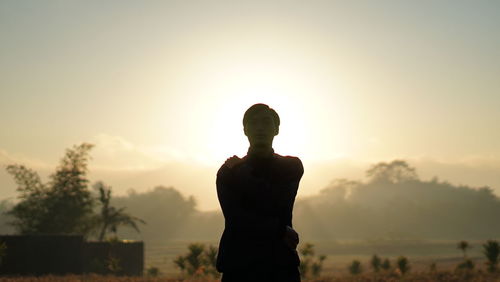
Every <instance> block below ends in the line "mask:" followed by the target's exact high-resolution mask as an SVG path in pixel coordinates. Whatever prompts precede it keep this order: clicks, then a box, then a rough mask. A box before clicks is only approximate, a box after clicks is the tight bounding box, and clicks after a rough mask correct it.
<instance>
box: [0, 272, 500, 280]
mask: <svg viewBox="0 0 500 282" xmlns="http://www.w3.org/2000/svg"><path fill="white" fill-rule="evenodd" d="M0 281H2V282H87V281H88V282H90V281H95V282H181V281H182V282H218V281H219V280H214V279H182V278H177V279H176V278H164V277H157V278H147V277H116V276H98V275H83V276H77V275H68V276H43V277H0ZM344 281H345V282H382V281H387V282H396V281H407V282H427V281H443V282H463V281H470V282H498V281H500V277H499V275H498V274H496V275H491V274H486V273H477V272H476V273H472V274H456V273H450V272H436V273H433V274H430V273H411V274H408V275H405V276H400V275H397V274H382V275H374V274H363V275H358V276H342V277H322V278H319V279H309V280H303V282H344Z"/></svg>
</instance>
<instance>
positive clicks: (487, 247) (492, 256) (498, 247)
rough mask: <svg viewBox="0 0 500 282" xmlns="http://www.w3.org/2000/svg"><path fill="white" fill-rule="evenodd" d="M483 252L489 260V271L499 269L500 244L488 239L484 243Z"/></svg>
mask: <svg viewBox="0 0 500 282" xmlns="http://www.w3.org/2000/svg"><path fill="white" fill-rule="evenodd" d="M483 253H484V255H485V256H486V259H487V260H488V261H487V262H486V264H487V265H488V271H490V272H496V271H497V269H498V262H499V256H500V244H499V243H498V241H495V240H488V241H487V242H486V243H484V244H483Z"/></svg>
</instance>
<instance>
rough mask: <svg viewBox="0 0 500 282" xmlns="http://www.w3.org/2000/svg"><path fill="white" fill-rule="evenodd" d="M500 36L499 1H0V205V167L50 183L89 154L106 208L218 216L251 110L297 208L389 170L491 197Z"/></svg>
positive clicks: (10, 193) (498, 171)
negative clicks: (66, 159) (260, 108)
mask: <svg viewBox="0 0 500 282" xmlns="http://www.w3.org/2000/svg"><path fill="white" fill-rule="evenodd" d="M499 29H500V2H496V1H451V0H449V1H418V2H413V3H412V2H409V1H405V2H403V1H377V2H374V1H356V2H351V1H349V2H347V1H307V2H303V1H148V2H147V3H144V2H138V1H123V0H121V1H105V2H103V1H55V0H54V1H35V0H33V1H8V0H3V1H2V0H0V38H2V43H1V44H0V128H2V130H0V164H1V165H2V169H1V170H0V187H1V189H0V198H9V197H10V198H12V197H15V196H16V192H15V187H16V186H15V184H14V181H13V180H12V178H11V177H10V176H9V175H8V174H7V173H6V171H5V169H3V167H4V165H6V164H10V163H23V164H26V165H27V166H29V167H31V168H33V169H35V170H37V171H39V172H40V174H41V175H42V176H44V177H46V176H47V175H48V174H49V173H51V172H53V170H54V168H55V166H56V165H57V162H58V160H59V159H60V158H61V157H62V156H63V154H64V150H65V149H66V148H68V147H71V146H72V145H74V144H80V143H82V142H90V143H93V144H96V147H95V148H94V149H93V150H92V151H91V155H92V156H93V159H92V161H91V162H90V164H89V168H90V178H91V180H93V181H96V180H103V181H105V182H106V183H108V184H110V185H111V186H113V189H114V191H115V193H116V194H121V195H124V194H125V193H126V191H127V190H129V189H130V188H133V189H135V190H136V191H139V192H144V191H147V190H150V189H152V188H153V187H155V186H157V185H164V186H173V187H175V188H176V189H177V190H178V191H180V192H182V193H183V194H184V195H194V196H195V197H196V199H197V202H198V207H199V208H200V209H201V210H215V209H217V208H218V203H217V199H216V195H215V186H214V182H215V173H216V171H217V169H218V167H219V166H220V165H221V164H222V163H223V162H224V160H225V159H226V158H227V157H229V156H231V155H233V154H237V155H239V156H243V155H244V154H245V152H246V149H247V141H246V139H245V136H244V135H243V132H242V126H241V119H242V116H243V112H244V111H245V109H246V108H248V107H249V106H250V105H251V104H253V103H257V102H264V103H268V104H269V105H270V106H271V107H273V108H275V109H276V110H277V112H278V113H279V114H280V116H281V119H282V126H281V127H280V135H278V137H277V138H276V140H275V150H276V152H277V153H280V154H283V155H287V154H289V155H296V156H299V157H301V159H302V160H303V162H304V166H305V174H304V178H303V180H302V183H301V186H300V189H299V197H304V196H308V195H314V194H316V193H318V192H319V191H320V190H321V189H323V188H325V187H327V186H329V185H330V182H331V181H332V180H333V179H335V178H349V179H360V180H362V179H363V177H364V172H365V170H366V169H368V168H369V166H370V165H372V164H374V163H377V162H379V161H391V160H393V159H405V160H407V161H408V162H409V163H410V164H411V165H412V166H414V167H416V168H417V171H418V172H419V175H420V177H421V179H423V180H430V179H431V178H432V177H433V176H435V175H437V176H439V177H440V178H441V179H444V180H448V181H450V182H452V183H453V184H466V185H470V186H473V187H481V186H490V187H491V188H492V189H493V190H494V191H495V193H496V194H497V195H500V142H499V140H500V130H498V129H499V126H498V125H499V124H500V111H499V110H498V109H499V108H500V80H499V79H498V77H500V35H499V33H498V30H499Z"/></svg>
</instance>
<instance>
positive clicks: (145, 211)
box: [0, 143, 500, 243]
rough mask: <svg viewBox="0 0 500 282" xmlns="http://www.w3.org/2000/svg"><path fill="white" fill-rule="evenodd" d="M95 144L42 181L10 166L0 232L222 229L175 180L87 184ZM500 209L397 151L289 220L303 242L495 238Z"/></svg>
mask: <svg viewBox="0 0 500 282" xmlns="http://www.w3.org/2000/svg"><path fill="white" fill-rule="evenodd" d="M92 147H93V145H91V144H88V143H83V144H81V145H77V146H74V147H72V148H70V149H67V150H66V154H65V156H64V157H63V158H62V159H61V162H60V165H59V166H58V167H57V169H56V171H55V172H54V173H53V174H52V175H51V176H50V180H49V181H48V182H47V183H43V182H42V181H41V179H40V177H39V176H38V174H37V173H36V172H35V171H33V170H31V169H29V168H27V167H25V166H23V165H19V164H12V165H9V166H7V167H6V169H7V171H8V172H9V173H10V174H11V175H12V177H13V178H14V180H15V181H16V183H17V186H18V187H17V191H18V195H19V197H18V201H17V202H12V201H5V200H4V201H2V202H0V210H1V211H2V214H1V215H0V233H21V234H42V233H49V234H50V233H51V234H54V233H61V234H75V233H78V234H83V235H85V236H86V237H87V238H94V239H98V240H104V239H106V238H107V237H110V236H115V237H116V236H117V237H120V238H127V239H140V240H144V241H146V242H156V243H161V242H165V241H167V240H170V239H183V240H214V241H215V240H218V239H219V238H220V235H221V232H222V230H223V225H224V219H223V217H222V214H221V213H220V211H213V212H201V211H199V210H197V208H196V201H195V199H194V197H192V196H189V197H187V196H185V195H183V194H182V193H180V192H179V191H178V190H176V189H175V188H173V187H165V186H157V187H154V188H153V189H151V190H149V191H146V192H141V193H139V192H134V191H133V190H132V191H130V192H129V193H128V194H127V195H125V196H115V197H112V188H111V187H110V186H108V185H106V184H105V183H104V182H101V181H98V182H96V183H94V184H92V185H91V183H90V181H89V180H88V179H87V170H88V169H87V166H88V161H89V152H90V150H91V149H92ZM214 193H215V190H214ZM499 215H500V200H499V198H498V197H497V196H495V194H494V193H493V191H492V189H491V188H489V187H469V186H463V185H453V184H450V183H448V182H446V181H440V180H439V179H438V178H436V177H435V178H433V179H431V180H422V179H420V177H419V176H418V173H417V171H416V169H415V168H413V167H411V166H410V165H409V164H408V163H407V162H406V161H403V160H395V161H392V162H380V163H377V164H374V165H373V166H371V167H370V168H368V169H367V171H366V178H365V180H352V179H337V180H334V181H332V182H331V184H330V185H328V186H327V187H326V188H325V189H323V190H321V191H320V192H319V193H318V194H316V195H313V196H310V197H303V198H298V199H297V201H296V203H295V208H294V218H293V222H294V227H295V228H296V229H297V230H298V231H299V232H300V234H301V237H302V238H306V239H307V240H308V241H310V240H332V239H373V238H380V239H450V240H462V239H468V240H469V239H470V240H474V239H479V240H482V239H486V238H497V237H498V234H500V225H498V216H499ZM122 227H123V228H122ZM137 231H140V232H137Z"/></svg>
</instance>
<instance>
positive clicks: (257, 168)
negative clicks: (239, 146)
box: [217, 152, 304, 272]
mask: <svg viewBox="0 0 500 282" xmlns="http://www.w3.org/2000/svg"><path fill="white" fill-rule="evenodd" d="M303 173H304V168H303V166H302V162H301V161H300V159H299V158H296V157H290V156H286V157H284V156H280V155H278V154H275V153H274V152H273V154H271V155H269V157H267V158H257V157H255V156H253V155H251V154H250V155H247V156H245V157H244V158H243V159H242V162H240V163H238V164H237V165H235V166H234V167H231V168H230V167H229V166H227V165H223V166H222V167H221V168H220V169H219V171H218V173H217V196H218V198H219V203H220V205H221V208H222V212H223V214H224V218H225V228H224V233H223V234H222V238H221V240H220V243H219V253H218V255H217V270H218V271H219V272H224V271H228V270H240V269H241V270H243V269H249V268H253V267H261V266H263V267H266V266H271V267H274V266H298V265H299V263H300V260H299V257H298V255H297V251H296V250H293V249H291V248H289V247H288V246H287V245H286V244H285V242H284V240H283V236H284V233H285V230H286V226H287V225H288V226H290V227H292V209H293V204H294V201H295V195H296V194H297V189H298V186H299V181H300V179H301V177H302V174H303Z"/></svg>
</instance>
